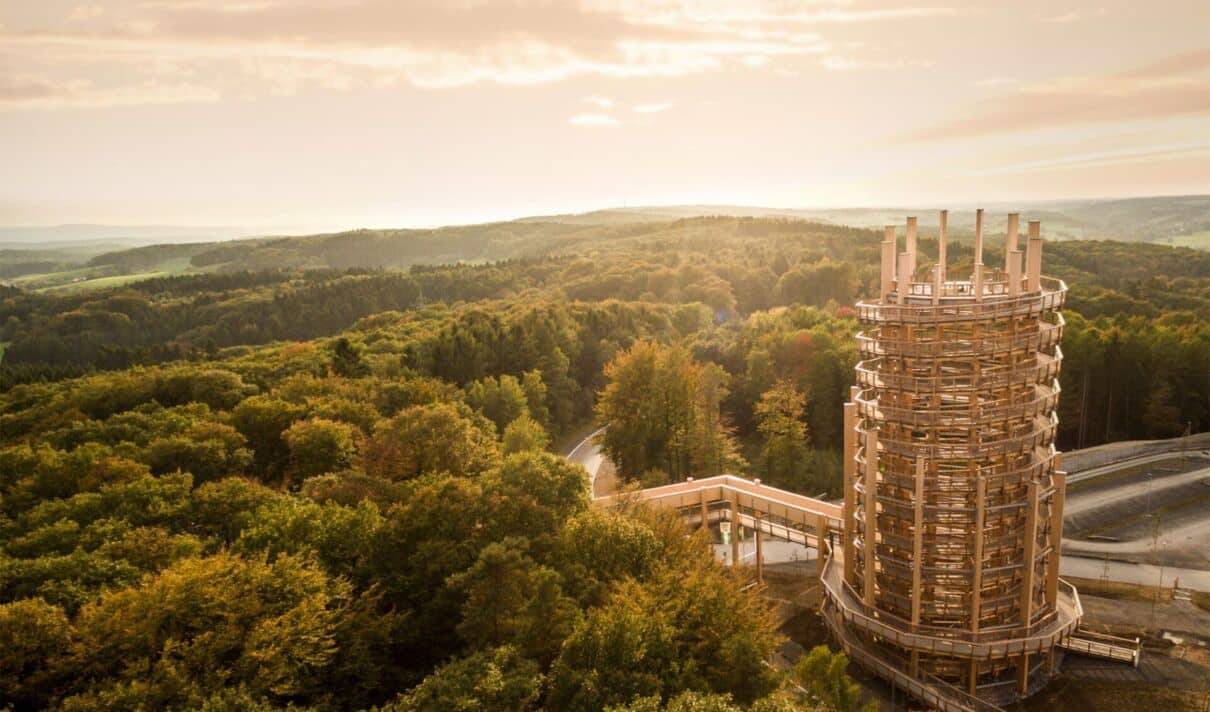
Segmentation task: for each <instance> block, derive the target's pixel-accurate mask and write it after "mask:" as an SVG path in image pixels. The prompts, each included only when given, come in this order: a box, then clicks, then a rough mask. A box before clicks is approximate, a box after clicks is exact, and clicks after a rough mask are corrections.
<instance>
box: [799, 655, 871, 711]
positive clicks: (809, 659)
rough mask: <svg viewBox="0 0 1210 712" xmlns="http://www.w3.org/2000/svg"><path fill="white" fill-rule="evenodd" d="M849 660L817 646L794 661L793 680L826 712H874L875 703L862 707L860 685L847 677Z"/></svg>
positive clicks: (844, 656)
mask: <svg viewBox="0 0 1210 712" xmlns="http://www.w3.org/2000/svg"><path fill="white" fill-rule="evenodd" d="M848 668H849V658H848V656H846V655H845V654H844V653H833V652H832V651H831V650H829V649H828V646H826V645H817V646H815V647H814V648H812V649H811V652H809V653H807V654H806V655H804V656H802V657H801V658H799V659H798V663H796V664H795V666H794V672H793V675H794V679H795V680H796V681H797V682H798V684H800V685H802V686H803V687H805V688H806V689H807V691H809V692H810V693H811V695H812V696H813V697H814V698H815V701H816V702H817V703H818V704H819V705H820V706H821V707H822V709H824V710H827V712H878V703H877V702H870V703H868V704H862V702H861V697H862V694H861V686H860V685H858V684H857V683H855V682H853V680H852V678H850V677H849V676H848V673H847V671H848Z"/></svg>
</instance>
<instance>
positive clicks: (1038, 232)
mask: <svg viewBox="0 0 1210 712" xmlns="http://www.w3.org/2000/svg"><path fill="white" fill-rule="evenodd" d="M1025 280H1026V287H1025V289H1026V291H1028V292H1040V291H1042V223H1041V222H1039V221H1037V220H1030V221H1029V241H1028V242H1026V243H1025Z"/></svg>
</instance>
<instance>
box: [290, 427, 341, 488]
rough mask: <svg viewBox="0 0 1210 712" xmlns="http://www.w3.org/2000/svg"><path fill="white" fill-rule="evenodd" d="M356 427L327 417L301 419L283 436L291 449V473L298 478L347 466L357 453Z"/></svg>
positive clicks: (298, 479)
mask: <svg viewBox="0 0 1210 712" xmlns="http://www.w3.org/2000/svg"><path fill="white" fill-rule="evenodd" d="M357 437H358V435H357V429H356V428H354V427H353V426H351V425H346V424H344V423H338V422H336V421H334V420H328V419H326V418H311V419H309V420H300V421H298V422H296V423H294V424H293V425H291V426H290V427H289V428H288V429H287V430H286V431H285V432H284V433H282V439H283V440H285V441H286V447H287V448H289V450H290V473H291V474H292V475H293V476H294V478H295V480H296V481H301V480H303V479H305V478H307V477H311V476H313V475H322V474H324V473H327V472H337V471H339V470H343V469H345V468H347V467H348V466H349V465H351V464H352V463H353V460H354V458H355V457H356V456H357Z"/></svg>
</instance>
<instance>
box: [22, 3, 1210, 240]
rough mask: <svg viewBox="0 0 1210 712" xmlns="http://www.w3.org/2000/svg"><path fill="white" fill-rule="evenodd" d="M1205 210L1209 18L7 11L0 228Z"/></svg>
mask: <svg viewBox="0 0 1210 712" xmlns="http://www.w3.org/2000/svg"><path fill="white" fill-rule="evenodd" d="M1189 193H1210V2H1207V1H1206V0H1192V1H1189V2H1170V1H1166V0H1151V1H1149V2H1138V0H1124V1H1120V2H1118V1H1109V0H1091V1H1090V0H1074V1H1071V2H1067V1H1065V0H1048V1H1046V2H1033V1H1032V0H1019V1H1016V2H1001V1H996V2H972V3H957V2H948V1H947V0H918V1H917V0H906V1H904V2H894V1H887V0H877V1H873V0H871V1H869V2H866V1H864V0H112V1H109V2H87V1H86V2H77V1H75V0H67V1H61V0H38V1H37V2H30V1H27V0H0V225H49V224H60V223H107V224H136V225H147V224H181V225H235V224H239V225H249V226H281V225H290V226H299V227H301V228H304V229H315V230H319V229H338V228H352V227H390V226H400V227H401V226H423V225H437V224H451V223H473V222H483V221H488V220H496V219H507V218H513V217H520V216H526V215H536V214H551V213H563V212H578V211H586V210H592V209H597V208H605V207H622V206H642V205H666V204H730V205H760V206H770V207H802V208H809V207H848V206H888V205H907V204H912V205H920V206H926V205H927V206H936V207H945V206H947V205H955V204H970V203H975V202H980V201H986V202H989V203H991V202H995V203H1003V202H1009V201H1013V200H1022V201H1024V200H1031V201H1032V200H1044V199H1069V198H1086V197H1123V196H1133V195H1165V194H1189Z"/></svg>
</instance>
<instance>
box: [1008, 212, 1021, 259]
mask: <svg viewBox="0 0 1210 712" xmlns="http://www.w3.org/2000/svg"><path fill="white" fill-rule="evenodd" d="M1020 226H1021V216H1020V215H1018V214H1017V213H1009V214H1008V230H1007V231H1006V232H1005V235H1004V271H1005V272H1009V271H1011V267H1012V263H1013V252H1016V250H1017V231H1018V230H1020ZM1017 261H1018V262H1020V257H1018V259H1017ZM1018 269H1020V266H1019V265H1018Z"/></svg>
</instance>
